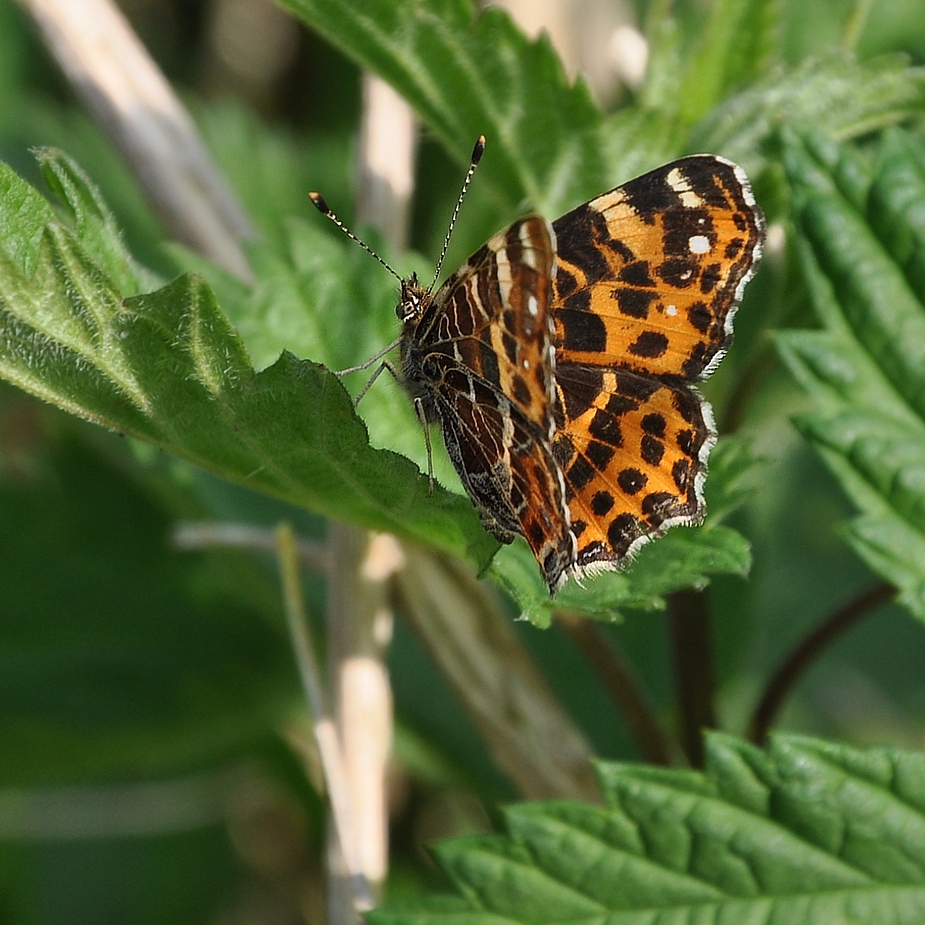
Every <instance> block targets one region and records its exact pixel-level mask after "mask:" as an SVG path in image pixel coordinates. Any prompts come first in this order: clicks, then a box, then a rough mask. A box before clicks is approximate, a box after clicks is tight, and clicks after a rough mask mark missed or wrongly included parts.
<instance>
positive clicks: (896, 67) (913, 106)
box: [691, 55, 925, 172]
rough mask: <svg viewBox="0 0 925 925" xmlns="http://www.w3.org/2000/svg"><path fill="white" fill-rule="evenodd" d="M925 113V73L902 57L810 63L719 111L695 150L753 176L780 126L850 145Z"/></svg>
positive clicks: (701, 130)
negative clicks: (730, 161) (849, 141)
mask: <svg viewBox="0 0 925 925" xmlns="http://www.w3.org/2000/svg"><path fill="white" fill-rule="evenodd" d="M923 111H925V69H923V68H919V67H914V68H913V67H909V66H908V62H907V60H906V58H905V57H904V56H902V55H884V56H882V57H880V58H875V59H874V60H872V61H865V62H863V63H859V62H858V61H856V60H855V59H854V58H853V57H851V56H850V55H838V56H832V57H828V58H825V59H822V60H810V61H805V62H803V63H802V64H800V65H798V66H797V67H795V68H791V69H788V70H786V71H780V72H777V73H774V74H772V75H771V76H769V77H766V78H764V79H763V80H760V81H758V82H757V83H755V84H753V85H752V86H751V87H749V88H748V89H746V90H744V91H742V92H741V93H739V94H737V95H736V96H733V97H731V98H730V99H728V100H727V101H725V102H724V103H722V104H720V105H719V106H717V107H716V108H715V109H713V110H712V112H710V113H709V114H708V115H706V116H705V118H704V119H703V120H702V121H701V122H700V123H699V124H698V125H697V127H696V128H695V129H694V132H693V136H692V138H691V148H692V150H694V149H696V150H705V151H709V150H713V151H722V152H723V154H724V155H725V156H726V157H730V158H732V159H733V160H735V161H738V162H739V163H742V164H744V165H745V166H746V168H747V169H749V171H750V172H751V169H752V165H755V161H756V158H757V156H758V152H759V150H760V148H761V146H762V144H763V142H765V141H766V140H767V139H768V138H769V137H770V136H771V135H772V134H773V133H774V132H775V131H777V129H778V127H779V126H781V125H787V126H791V127H792V128H794V129H797V130H801V131H814V132H818V133H821V134H824V135H827V136H828V137H830V138H835V139H841V140H844V139H848V138H853V137H856V136H858V135H861V134H864V133H865V132H872V131H874V130H876V129H881V128H884V127H887V126H890V125H895V124H896V123H898V122H901V121H903V120H905V119H908V118H909V117H910V116H916V115H920V114H921V113H922V112H923Z"/></svg>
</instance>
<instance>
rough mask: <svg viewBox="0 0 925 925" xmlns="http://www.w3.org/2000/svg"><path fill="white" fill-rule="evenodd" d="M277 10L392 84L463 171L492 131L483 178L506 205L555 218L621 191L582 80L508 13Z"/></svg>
mask: <svg viewBox="0 0 925 925" xmlns="http://www.w3.org/2000/svg"><path fill="white" fill-rule="evenodd" d="M280 2H281V3H282V5H283V6H285V7H287V8H288V9H289V10H291V11H292V12H293V13H294V14H295V15H296V16H298V17H299V18H301V19H302V20H303V21H304V22H305V23H306V24H307V25H308V26H310V27H311V28H312V29H315V30H317V31H318V32H319V33H321V34H322V35H323V36H325V38H327V39H328V40H329V41H330V42H331V43H332V44H334V45H336V46H337V47H338V48H339V49H340V50H341V51H342V52H343V53H344V54H346V55H348V56H349V57H350V58H352V59H353V60H354V61H356V62H358V63H359V64H361V65H362V66H363V67H366V68H368V69H370V70H371V71H373V72H375V73H376V74H378V75H379V76H380V77H382V78H384V79H385V80H387V81H388V82H389V83H390V84H392V86H394V87H395V89H396V90H397V91H398V92H399V93H400V94H401V95H402V96H403V97H404V98H405V99H406V100H407V101H408V102H409V103H410V104H411V106H412V107H413V108H414V109H415V111H416V112H417V114H418V115H419V116H420V117H421V119H422V120H423V121H424V123H425V124H426V125H427V127H428V128H429V129H430V130H431V131H432V132H433V133H434V135H435V136H436V137H437V138H438V139H440V141H441V142H442V143H443V144H444V146H445V147H446V149H447V150H448V151H450V152H452V153H453V154H455V156H456V157H457V159H458V160H459V162H460V164H464V163H467V162H468V158H469V154H470V152H471V151H472V145H473V143H474V142H475V139H476V138H477V137H478V136H479V135H481V134H484V135H486V136H487V138H488V144H489V150H490V151H491V159H490V160H488V159H486V161H485V166H484V167H483V168H482V170H481V174H480V175H481V176H482V177H483V180H482V182H487V183H491V185H492V187H493V189H494V191H495V194H496V195H497V197H498V198H499V200H500V201H501V202H503V203H505V204H506V205H507V206H508V207H509V208H512V207H515V206H517V207H522V206H523V202H524V201H527V202H529V203H530V204H531V205H532V206H533V207H534V208H537V209H539V210H540V211H541V212H543V213H544V214H547V215H558V214H559V213H560V212H562V211H564V210H565V208H566V207H571V206H574V205H575V204H576V203H578V202H580V201H582V200H583V199H585V198H587V197H588V196H590V195H593V194H595V193H597V192H599V191H601V190H604V189H607V188H608V187H609V186H612V185H613V182H612V181H613V178H611V177H609V176H608V172H607V169H606V164H605V161H604V157H603V153H602V141H601V138H600V132H599V128H600V123H601V116H600V113H599V111H598V109H597V107H596V106H595V105H594V102H593V101H592V99H591V96H590V94H589V92H588V90H587V88H586V87H585V85H584V83H583V82H582V81H580V80H579V81H576V82H575V83H570V82H569V81H568V80H567V78H566V76H565V73H564V71H563V68H562V65H561V63H560V61H559V59H558V57H557V56H556V54H555V52H554V50H553V48H552V46H551V44H550V42H549V39H548V38H547V37H545V36H541V37H540V38H539V39H537V40H536V41H530V40H528V39H527V38H526V37H525V36H524V35H523V33H521V32H520V31H519V30H518V29H517V27H516V26H515V25H514V24H513V23H512V22H511V19H510V17H509V16H508V15H507V13H505V12H502V11H501V10H497V9H491V8H488V9H485V10H483V11H481V12H479V13H478V14H476V13H475V11H474V10H473V7H472V5H471V4H470V3H469V2H468V0H439V2H431V3H427V4H421V3H407V2H404V0H369V2H364V3H363V4H352V3H343V2H342V0H280ZM624 179H625V178H624Z"/></svg>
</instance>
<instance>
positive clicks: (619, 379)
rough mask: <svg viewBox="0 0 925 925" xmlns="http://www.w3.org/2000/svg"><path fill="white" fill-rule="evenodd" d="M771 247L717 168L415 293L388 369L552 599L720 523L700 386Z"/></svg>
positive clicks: (670, 172) (405, 294)
mask: <svg viewBox="0 0 925 925" xmlns="http://www.w3.org/2000/svg"><path fill="white" fill-rule="evenodd" d="M484 147H485V139H484V138H480V139H479V141H478V143H477V144H476V146H475V150H474V151H473V155H472V160H471V164H470V168H469V172H468V174H467V176H466V182H465V183H464V185H463V194H465V191H466V189H467V187H468V184H469V180H470V179H471V177H472V173H473V172H474V170H475V167H476V165H477V164H478V162H479V159H480V158H481V155H482V152H483V151H484ZM311 198H312V201H313V202H314V204H315V205H316V206H317V207H318V208H319V210H320V211H321V212H323V213H324V214H326V215H327V216H328V217H330V218H332V219H333V220H334V221H335V222H336V223H337V224H338V225H340V226H341V228H343V230H345V231H346V229H345V228H344V226H343V225H342V224H341V223H340V222H339V221H338V220H337V218H336V217H335V216H334V215H333V213H331V211H330V210H329V209H328V207H327V205H326V204H325V202H324V200H323V199H322V198H321V197H320V196H319V195H318V194H317V193H312V194H311ZM461 201H462V194H461V195H460V199H459V201H458V202H457V206H456V212H454V215H453V221H452V222H451V224H450V232H452V227H453V224H454V222H455V218H456V214H457V213H458V211H459V205H460V203H461ZM347 233H348V234H350V232H347ZM763 235H764V218H763V216H762V213H761V210H760V209H759V207H758V205H757V204H756V202H755V198H754V196H753V194H752V191H751V187H750V186H749V183H748V179H747V178H746V176H745V173H744V172H743V171H742V169H741V168H740V167H738V166H736V165H735V164H733V163H731V162H730V161H727V160H725V159H723V158H721V157H718V156H715V155H709V154H701V155H694V156H691V157H684V158H681V159H680V160H677V161H673V162H672V163H670V164H666V165H664V166H663V167H659V168H657V169H656V170H653V171H651V172H649V173H647V174H644V175H642V176H640V177H637V178H636V179H635V180H630V181H629V182H628V183H625V184H624V185H622V186H618V187H616V188H615V189H612V190H610V191H609V192H606V193H603V194H602V195H600V196H598V197H596V198H595V199H592V200H590V201H589V202H586V203H585V204H584V205H581V206H578V207H577V208H576V209H574V210H572V211H571V212H569V213H567V214H566V215H563V216H562V217H561V218H559V219H558V220H556V221H555V222H552V223H550V222H549V221H547V220H546V219H545V218H543V217H541V216H539V215H527V216H525V217H523V218H520V219H518V220H517V221H515V222H514V223H513V224H511V225H510V226H508V227H507V228H505V229H504V230H502V231H499V232H498V233H497V234H495V235H494V236H493V237H491V238H490V239H489V240H488V242H487V243H486V244H484V245H483V246H482V247H481V248H480V249H479V250H477V251H476V252H475V253H474V254H473V255H472V256H471V257H470V258H469V259H468V260H467V261H466V262H465V263H464V264H463V265H462V266H461V267H460V268H459V269H458V270H457V271H456V272H455V273H453V274H452V275H451V276H450V277H449V278H448V279H447V280H446V282H445V283H444V284H443V285H442V286H441V287H440V288H439V289H438V290H437V292H436V293H434V292H433V288H434V287H433V284H432V285H431V286H430V287H429V288H425V287H424V286H422V285H421V284H420V283H419V282H418V280H417V278H416V277H415V276H411V277H409V278H406V279H402V280H401V297H400V300H399V303H398V306H397V308H396V312H397V314H398V317H399V319H400V320H401V322H402V332H401V336H400V338H399V339H398V340H397V341H396V343H395V344H392V345H390V347H388V348H386V350H385V351H383V352H382V353H381V354H379V356H377V357H375V358H374V360H375V359H379V358H380V357H381V356H383V355H384V354H385V353H386V352H388V350H390V349H391V348H392V347H394V346H396V345H398V346H399V347H400V357H401V361H400V368H399V369H398V370H395V369H394V368H393V367H391V365H390V364H388V363H386V364H383V366H384V367H385V368H389V369H391V370H392V371H393V372H394V373H395V374H396V376H397V377H398V379H399V380H400V381H401V383H402V384H403V386H404V387H405V389H406V390H407V391H408V393H409V394H410V395H411V397H412V399H413V400H414V402H415V406H416V408H417V409H418V413H419V416H420V417H421V419H422V421H424V422H426V423H439V424H440V426H441V428H442V430H443V437H444V442H445V444H446V448H447V451H448V453H449V456H450V459H451V460H452V462H453V464H454V466H455V467H456V470H457V472H458V473H459V477H460V479H461V481H462V484H463V486H464V487H465V489H466V491H467V492H468V494H469V497H470V498H471V499H472V502H473V503H474V505H475V507H476V509H477V510H478V512H479V515H480V516H481V519H482V522H483V524H484V526H485V528H486V529H487V530H488V531H489V532H491V533H492V534H494V536H495V537H497V539H498V540H500V541H501V542H502V543H510V542H512V541H513V540H514V539H515V537H516V536H517V535H518V534H520V535H522V536H523V537H524V538H525V539H526V541H527V543H528V544H529V546H530V548H531V549H532V551H533V554H534V555H535V556H536V559H537V562H538V563H539V566H540V568H541V570H542V572H543V576H544V578H545V580H546V583H547V585H548V586H549V589H550V592H551V593H555V592H556V591H557V590H558V589H559V588H560V587H561V586H562V584H563V583H564V582H565V580H566V578H568V577H569V576H570V575H574V576H578V577H579V578H580V577H581V576H582V575H585V574H594V573H595V572H598V571H601V570H604V569H610V568H619V567H620V566H621V565H622V564H624V563H625V562H626V561H627V560H628V559H629V558H630V557H631V556H632V555H633V554H634V553H635V552H636V551H637V550H638V549H639V547H640V546H641V545H642V544H643V543H645V542H646V541H647V540H650V539H652V538H654V537H656V536H659V535H661V534H662V533H664V532H665V530H667V529H668V528H669V527H672V526H675V525H679V524H694V523H697V522H699V521H700V520H702V518H703V515H704V499H703V484H704V480H705V478H706V470H707V457H708V455H709V452H710V449H711V448H712V446H713V444H714V443H715V441H716V429H715V426H714V423H713V418H712V413H711V409H710V406H709V404H707V402H706V401H705V400H704V399H703V398H702V397H701V396H700V394H699V393H698V392H697V390H696V388H695V385H694V383H695V382H696V381H697V380H700V379H704V378H706V377H707V376H708V375H709V374H710V373H711V372H712V371H713V370H714V369H715V368H716V366H717V364H718V363H719V361H720V359H721V358H722V356H723V355H724V353H725V351H726V349H727V348H728V346H729V343H730V341H731V338H732V319H733V315H734V314H735V311H736V308H737V307H738V304H739V302H740V300H741V298H742V293H743V290H744V288H745V285H746V283H747V282H748V281H749V280H750V279H751V278H752V276H753V275H754V273H755V270H756V269H757V266H758V262H759V260H760V257H761V245H762V239H763ZM350 236H351V237H354V236H353V235H352V234H351V235H350ZM448 242H449V233H448V235H447V244H448ZM360 243H361V244H362V242H360ZM447 244H444V250H443V253H444V255H445V253H446V247H447ZM363 246H364V247H365V245H363ZM366 249H367V250H369V248H366ZM373 256H376V257H377V259H380V258H378V256H377V255H375V254H374V255H373ZM442 259H443V258H442V256H441V259H440V261H439V262H438V267H437V274H438V275H439V269H440V265H441V264H442ZM381 262H383V263H384V261H381ZM389 269H390V270H391V268H389ZM392 272H393V273H394V271H392ZM396 275H397V274H396ZM434 283H436V277H435V280H434ZM372 362H373V361H370V363H367V364H365V366H369V365H371V363H372ZM383 366H380V368H379V370H378V371H377V374H378V372H379V371H381V369H382V368H383ZM361 368H362V367H361ZM373 378H375V376H374V377H373ZM370 381H372V380H370ZM364 391H365V390H364ZM361 396H362V393H361Z"/></svg>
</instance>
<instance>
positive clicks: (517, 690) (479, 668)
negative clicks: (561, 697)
mask: <svg viewBox="0 0 925 925" xmlns="http://www.w3.org/2000/svg"><path fill="white" fill-rule="evenodd" d="M404 550H405V555H406V557H407V566H406V568H404V569H403V570H402V571H401V572H399V573H398V574H397V576H396V581H395V587H396V590H397V594H398V605H399V609H400V610H401V612H402V614H403V615H404V616H405V617H406V618H407V620H408V622H409V623H410V624H411V625H412V627H413V628H414V630H415V632H416V633H417V635H418V636H419V638H420V639H421V642H422V643H423V645H424V646H425V648H426V649H427V651H428V653H429V655H430V656H431V658H432V659H433V661H434V664H436V665H437V667H438V668H439V670H440V672H441V674H443V676H444V677H445V678H446V679H447V681H448V683H449V684H450V686H451V687H452V688H453V691H454V693H455V694H456V695H457V697H458V698H459V700H460V702H461V703H462V705H463V707H464V709H465V710H466V712H467V713H468V714H469V716H470V717H471V718H472V721H473V723H474V724H475V726H476V728H477V729H478V731H479V734H480V735H481V736H482V739H483V740H484V742H485V743H486V745H487V747H488V750H489V752H490V753H491V755H492V758H493V760H494V762H495V764H496V765H497V766H498V767H499V768H500V769H501V770H502V771H503V772H504V773H505V774H506V775H507V776H508V778H509V779H510V780H511V782H512V783H513V784H514V786H515V787H516V788H517V791H518V793H519V794H520V795H521V796H522V797H524V798H526V799H545V798H562V799H572V800H585V801H593V802H598V801H599V800H600V790H599V788H598V786H597V781H596V778H595V775H594V769H593V767H592V758H593V753H592V751H591V746H590V745H589V743H588V741H587V739H586V738H585V736H584V735H583V733H582V732H581V730H580V729H579V728H578V727H577V726H576V725H575V723H574V721H573V720H572V719H571V717H570V716H569V715H568V714H567V713H566V712H565V710H564V709H563V708H562V705H561V704H560V703H559V702H558V700H557V699H556V697H555V695H554V694H553V692H552V690H550V688H549V685H548V684H547V682H546V679H545V678H544V677H543V676H542V675H541V674H540V672H539V670H538V669H537V667H536V664H535V663H534V662H533V660H532V658H531V657H530V655H529V653H528V652H527V651H526V649H525V647H524V645H523V643H521V641H520V640H519V639H518V637H517V634H516V633H515V632H514V630H513V628H512V626H511V621H510V618H509V617H508V616H507V614H505V613H504V612H503V611H502V609H501V608H500V607H499V606H498V603H497V600H496V599H495V597H494V595H493V594H492V593H491V590H490V589H489V588H488V587H486V586H485V585H484V584H481V583H479V582H478V581H477V580H476V578H475V576H474V575H473V573H472V570H471V569H470V568H469V567H468V566H467V565H464V564H462V563H460V562H457V561H456V560H453V559H450V558H448V557H446V556H442V555H440V554H438V553H436V552H432V551H429V550H423V549H421V548H419V547H417V546H414V545H412V544H410V543H409V544H405V547H404Z"/></svg>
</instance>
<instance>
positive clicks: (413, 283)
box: [395, 273, 433, 325]
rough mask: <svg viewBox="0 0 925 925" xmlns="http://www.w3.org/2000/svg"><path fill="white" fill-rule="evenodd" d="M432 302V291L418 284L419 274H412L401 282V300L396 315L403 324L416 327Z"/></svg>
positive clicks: (396, 308) (396, 307)
mask: <svg viewBox="0 0 925 925" xmlns="http://www.w3.org/2000/svg"><path fill="white" fill-rule="evenodd" d="M432 301H433V296H432V295H431V294H430V291H429V290H428V289H425V288H424V287H423V286H422V285H421V284H420V283H419V282H418V278H417V274H415V273H412V274H411V276H406V277H405V278H404V279H403V280H402V281H401V298H400V299H399V300H398V305H396V306H395V314H396V315H398V318H399V320H400V321H401V322H402V323H403V324H410V325H416V324H417V323H418V322H419V321H420V320H421V317H422V316H423V314H424V312H425V311H426V309H427V306H428V305H430V303H431V302H432Z"/></svg>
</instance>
